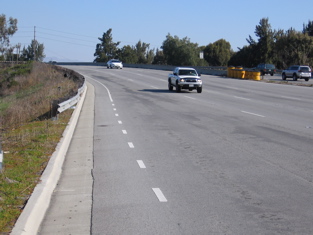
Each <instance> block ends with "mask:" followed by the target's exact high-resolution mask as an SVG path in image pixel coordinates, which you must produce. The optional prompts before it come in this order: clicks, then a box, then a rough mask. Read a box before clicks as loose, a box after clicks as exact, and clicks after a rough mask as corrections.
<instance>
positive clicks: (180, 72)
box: [179, 69, 197, 76]
mask: <svg viewBox="0 0 313 235" xmlns="http://www.w3.org/2000/svg"><path fill="white" fill-rule="evenodd" d="M179 75H193V76H196V75H197V73H196V71H195V70H191V69H190V70H187V69H184V70H179Z"/></svg>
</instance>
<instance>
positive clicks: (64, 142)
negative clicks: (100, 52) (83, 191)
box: [11, 86, 87, 235]
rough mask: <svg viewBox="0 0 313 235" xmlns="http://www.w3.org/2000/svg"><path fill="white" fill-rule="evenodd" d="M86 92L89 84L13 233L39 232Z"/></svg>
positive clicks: (32, 234)
mask: <svg viewBox="0 0 313 235" xmlns="http://www.w3.org/2000/svg"><path fill="white" fill-rule="evenodd" d="M86 93H87V86H86V88H85V91H84V92H83V94H82V96H81V99H80V100H79V102H78V103H77V105H76V108H75V110H74V112H73V114H72V117H71V119H70V121H69V124H68V126H67V127H66V129H65V131H64V133H63V137H62V139H61V140H60V142H59V143H58V145H57V147H56V150H55V152H54V153H53V155H52V156H51V158H50V160H49V163H48V165H47V167H46V169H45V171H44V172H43V174H42V176H41V178H40V183H38V184H37V186H36V187H35V189H34V191H33V193H32V195H31V197H30V198H29V200H28V202H27V204H26V206H25V208H24V210H23V212H22V214H21V215H20V217H19V218H18V220H17V222H16V223H15V226H14V228H13V230H12V232H11V235H21V234H23V235H34V234H37V233H38V230H39V227H40V225H41V222H42V221H43V219H44V216H45V213H46V211H47V209H48V208H49V204H50V200H51V197H52V193H53V191H54V189H55V187H56V185H57V183H58V181H59V178H60V176H61V173H62V165H63V162H64V159H65V156H66V153H67V150H68V148H69V145H70V143H71V139H72V136H73V133H74V130H75V127H76V124H77V122H78V118H79V115H80V112H81V109H82V106H83V103H84V100H85V97H86Z"/></svg>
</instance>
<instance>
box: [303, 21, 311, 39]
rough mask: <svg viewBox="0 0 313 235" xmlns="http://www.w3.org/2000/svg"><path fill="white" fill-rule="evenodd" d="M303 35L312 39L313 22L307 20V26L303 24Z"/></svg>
mask: <svg viewBox="0 0 313 235" xmlns="http://www.w3.org/2000/svg"><path fill="white" fill-rule="evenodd" d="M303 33H304V34H308V35H309V36H311V37H313V21H310V20H309V22H308V24H307V25H306V24H303Z"/></svg>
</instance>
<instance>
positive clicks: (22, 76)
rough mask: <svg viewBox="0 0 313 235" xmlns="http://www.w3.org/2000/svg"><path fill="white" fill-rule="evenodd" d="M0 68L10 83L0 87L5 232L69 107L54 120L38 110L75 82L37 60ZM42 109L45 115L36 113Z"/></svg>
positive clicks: (0, 193) (0, 211)
mask: <svg viewBox="0 0 313 235" xmlns="http://www.w3.org/2000/svg"><path fill="white" fill-rule="evenodd" d="M4 70H5V71H1V72H0V78H1V79H2V80H1V81H4V80H6V81H7V80H8V78H9V80H12V81H14V82H15V83H14V84H15V85H14V86H6V87H5V89H4V88H3V87H2V88H1V89H0V130H1V135H0V141H1V142H2V149H3V151H4V152H5V157H4V164H3V165H4V169H3V170H2V172H1V173H0V233H1V234H2V233H4V234H6V233H9V232H10V231H11V229H12V227H13V226H14V223H15V221H16V220H17V218H18V217H19V215H20V213H21V212H22V210H23V208H24V206H25V204H26V203H27V200H28V199H29V197H30V195H31V193H32V192H33V190H34V187H35V186H36V185H37V183H38V181H39V179H40V176H41V174H42V172H43V171H44V169H45V167H46V165H47V163H48V161H49V159H50V156H51V155H52V153H53V152H54V151H55V148H56V146H57V144H58V142H59V140H60V138H61V137H62V134H63V131H64V129H65V128H66V125H67V123H68V121H69V119H70V117H71V114H72V110H67V111H65V112H63V113H62V114H60V115H59V117H58V120H55V121H53V120H52V119H51V118H49V117H48V116H45V115H44V114H45V113H47V112H48V113H49V110H50V109H51V103H52V102H53V101H54V100H62V99H64V97H68V96H69V94H72V93H73V92H74V91H75V90H76V91H77V88H78V84H77V82H76V81H74V79H70V78H68V77H67V78H64V74H63V73H62V72H61V70H60V69H59V68H57V69H56V68H55V67H53V66H51V65H46V64H43V63H29V64H25V65H21V66H20V65H19V66H18V67H17V68H6V69H4ZM4 76H7V77H6V78H5V79H4ZM3 79H4V80H3ZM2 84H4V83H2ZM12 84H13V83H12ZM58 87H61V89H59V88H58ZM43 115H44V117H46V118H43V119H41V118H40V119H39V118H38V117H40V116H43ZM47 117H48V118H47ZM1 138H2V140H1Z"/></svg>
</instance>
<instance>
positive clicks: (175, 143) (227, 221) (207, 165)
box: [127, 93, 309, 231]
mask: <svg viewBox="0 0 313 235" xmlns="http://www.w3.org/2000/svg"><path fill="white" fill-rule="evenodd" d="M174 95H176V94H175V93H174ZM177 95H178V94H177ZM179 95H181V94H179ZM162 96H164V94H162ZM177 97H178V96H177ZM180 98H181V96H180ZM190 101H191V100H190ZM183 102H185V101H183ZM200 106H201V105H200ZM174 107H176V106H174ZM174 107H171V108H170V110H171V109H172V108H174ZM137 110H140V108H138V109H137ZM127 113H129V112H127ZM223 114H224V112H223ZM191 117H194V115H191ZM208 117H209V115H208ZM221 117H223V115H221V116H218V117H216V120H219V119H221ZM137 118H138V117H137ZM133 120H136V119H132V121H133ZM192 120H193V121H194V122H196V124H197V125H198V124H199V123H200V124H201V123H202V122H201V119H200V120H194V119H192ZM182 121H183V120H182ZM221 121H222V120H221ZM227 121H229V120H227V119H225V120H224V121H222V122H221V123H220V124H221V125H220V126H223V124H224V123H227ZM161 123H163V122H161ZM204 123H205V122H204ZM194 124H195V123H194ZM207 124H212V126H210V127H211V128H210V129H212V128H214V126H215V124H216V123H214V122H209V123H207ZM224 125H225V124H224ZM171 126H172V125H171ZM205 126H206V125H204V126H202V128H203V127H205ZM220 128H221V127H219V129H220ZM179 129H180V128H179ZM248 129H250V128H248ZM226 130H227V128H226ZM198 132H199V131H197V133H198ZM174 133H176V132H174ZM225 133H227V132H225ZM213 134H215V133H213ZM241 135H242V134H241ZM180 136H181V135H179V134H178V135H176V138H178V140H179V139H180V140H184V139H194V138H192V136H193V135H191V136H190V138H184V137H180ZM227 136H229V135H227ZM230 136H231V135H230ZM239 136H240V135H239ZM188 137H189V136H188ZM235 137H238V134H236V135H235ZM261 137H262V135H261ZM224 138H225V137H224ZM224 138H221V141H217V143H213V144H211V145H212V146H215V145H214V144H216V145H217V144H218V143H219V142H225V140H224ZM161 139H162V138H161ZM206 139H208V138H206ZM213 139H214V138H213ZM249 139H250V138H248V137H247V139H245V140H246V141H247V140H249ZM252 139H253V138H252ZM199 141H200V140H199ZM226 142H227V141H226ZM178 143H179V142H178ZM178 143H177V142H175V141H174V143H172V144H171V146H172V147H173V146H174V147H175V146H176V147H177V146H179V145H178ZM187 143H188V142H187ZM196 143H198V141H196ZM196 143H192V145H191V146H195V147H194V149H198V148H197V145H196ZM252 143H253V142H252ZM182 144H183V146H186V145H185V144H186V143H185V142H183V143H182ZM201 146H202V145H201ZM235 146H236V145H235ZM238 146H240V145H238ZM174 147H173V148H174ZM187 149H188V146H187ZM220 149H223V148H222V147H220V148H219V147H218V146H217V148H216V149H213V150H214V151H213V150H212V151H213V153H214V152H216V153H217V155H218V159H220V156H222V157H221V158H222V159H225V156H224V157H223V155H222V153H219V151H221V150H220ZM149 152H150V151H149ZM183 152H185V151H183ZM200 152H201V153H202V152H204V151H200ZM226 152H227V151H226ZM230 152H232V151H230ZM251 152H254V151H253V149H252V151H251ZM178 153H179V152H178ZM182 156H183V155H182ZM190 156H191V157H192V156H195V153H193V152H189V154H188V157H190ZM227 156H228V155H227ZM230 156H232V155H230ZM236 156H240V155H237V154H236ZM232 157H234V156H232ZM192 158H193V157H192ZM154 159H155V158H154ZM183 159H186V158H183ZM187 159H189V158H187ZM218 159H214V160H215V161H217V160H218ZM231 159H233V158H231ZM235 159H236V158H235ZM200 160H201V164H200V165H201V166H203V165H205V166H206V167H207V168H208V169H211V170H212V169H214V168H213V167H212V168H211V165H210V164H204V163H205V162H206V160H208V158H207V157H206V156H205V157H204V159H202V158H200ZM158 162H159V161H158ZM177 162H180V161H177ZM199 162H200V161H199ZM213 162H214V161H213ZM236 162H237V161H236ZM187 165H188V164H187ZM231 165H233V164H231ZM166 166H168V164H167V165H166ZM212 166H214V165H212ZM218 166H220V171H221V172H219V168H217V170H216V172H217V176H223V175H225V170H226V173H227V172H229V171H230V170H231V166H229V169H227V168H225V166H223V165H222V164H221V163H218V162H216V164H215V167H218ZM221 166H223V167H221ZM164 168H165V166H164ZM278 168H279V169H280V167H278ZM248 169H249V168H248ZM257 169H259V168H257ZM261 169H262V168H261ZM223 171H224V172H223ZM171 172H175V171H173V170H171ZM183 172H185V170H183ZM227 174H230V173H227ZM227 174H226V175H225V176H227ZM162 175H163V174H162ZM234 175H235V176H236V175H238V174H234ZM239 175H241V174H239ZM225 176H224V178H225ZM160 178H161V179H163V178H162V177H160ZM176 178H177V179H179V178H180V177H175V179H176ZM188 178H189V177H188ZM227 178H228V180H229V179H236V177H235V178H231V177H226V179H227ZM237 178H238V176H237ZM243 178H246V177H243ZM250 178H251V179H253V177H251V176H250ZM158 179H159V178H158ZM211 179H213V181H214V183H215V184H217V185H218V184H219V182H218V180H215V178H214V177H211ZM252 181H253V180H252ZM264 181H265V182H267V180H264ZM165 182H166V181H165ZM186 182H187V181H186ZM197 182H198V181H197ZM223 182H224V184H225V185H226V183H225V182H227V181H226V180H225V179H224V180H222V182H220V183H223ZM267 183H268V182H267ZM241 184H243V185H244V186H246V184H245V183H241ZM175 185H176V184H175ZM175 185H174V186H175ZM179 185H184V182H182V183H181V184H179ZM192 185H193V184H192ZM195 185H196V184H195ZM200 185H205V184H202V183H200ZM231 185H233V184H231ZM283 185H285V184H283ZM296 185H297V184H296ZM226 186H227V185H226ZM226 186H225V188H224V187H222V189H224V191H225V190H226V191H227V190H229V189H228V187H226ZM237 186H238V185H237ZM239 186H240V185H239ZM169 188H172V187H169ZM242 188H243V187H242ZM308 189H309V188H308ZM163 191H167V190H163ZM169 191H170V190H169ZM176 191H180V190H176ZM199 191H201V190H199ZM214 191H215V192H217V191H216V190H214ZM273 191H274V192H275V190H273ZM184 192H185V190H184ZM186 192H188V191H186ZM222 192H223V191H222ZM252 192H253V190H252ZM298 192H301V190H298ZM248 193H249V190H248V191H247V192H246V193H244V192H243V194H245V195H248ZM284 193H285V192H284ZM205 194H206V193H205ZM250 194H251V192H250ZM282 194H283V193H282ZM282 194H281V195H282ZM165 195H166V197H167V198H169V196H167V195H168V193H165ZM174 195H176V194H175V193H174ZM184 195H185V194H184ZM186 195H188V193H187V194H186ZM208 195H209V194H208ZM222 195H224V193H222ZM226 195H227V193H226ZM252 195H253V196H255V195H254V194H252ZM248 197H249V195H248ZM260 198H263V197H260ZM265 199H266V197H265ZM195 200H196V201H197V199H195ZM247 200H248V199H247ZM263 200H264V199H263ZM222 201H223V202H224V203H226V201H227V200H226V199H223V200H222ZM266 201H268V200H266ZM296 201H297V200H296ZM214 202H215V200H214ZM226 204H227V203H226ZM296 204H297V205H298V204H299V203H298V201H297V203H296ZM184 206H185V205H184ZM237 206H238V205H237ZM185 208H186V207H185ZM217 208H222V206H220V205H218V206H217ZM228 209H230V208H228ZM182 210H183V209H182ZM175 211H176V210H175ZM265 212H266V211H265ZM265 212H264V218H265V217H266V213H265ZM197 213H198V214H201V211H200V212H198V211H195V214H197ZM269 213H270V211H269ZM301 213H303V212H301ZM272 215H273V217H274V216H275V214H272ZM231 217H232V216H230V218H229V219H231ZM300 217H301V216H300ZM204 218H206V219H208V218H215V219H216V220H215V221H213V220H211V221H210V222H211V223H210V224H214V222H216V223H217V224H219V223H220V222H223V223H224V224H225V225H228V224H231V222H230V221H229V220H228V219H225V220H221V221H218V219H217V218H224V217H223V216H222V217H219V214H218V213H217V212H215V213H213V214H211V216H210V215H206V216H204ZM225 218H226V217H225ZM262 218H263V217H262ZM241 219H242V217H240V219H239V221H241ZM287 221H288V219H287ZM292 222H294V221H291V223H292ZM234 224H237V223H235V222H234ZM203 227H204V226H201V228H203ZM235 227H236V226H232V229H233V230H234V229H235ZM250 228H251V227H250ZM304 228H307V227H304ZM207 231H208V230H207ZM211 231H213V230H211ZM229 231H230V230H229ZM250 231H251V230H250Z"/></svg>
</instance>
